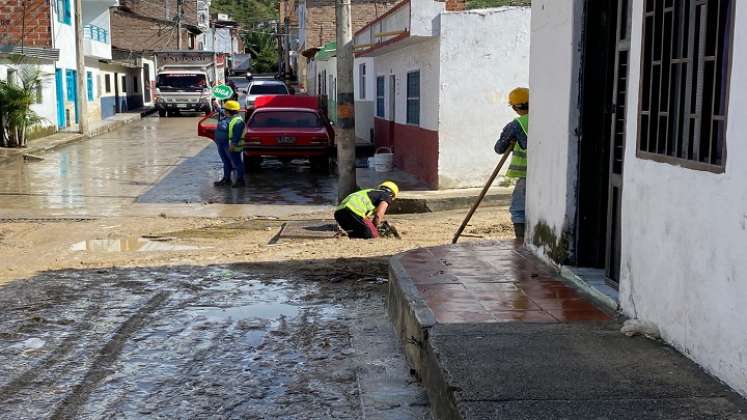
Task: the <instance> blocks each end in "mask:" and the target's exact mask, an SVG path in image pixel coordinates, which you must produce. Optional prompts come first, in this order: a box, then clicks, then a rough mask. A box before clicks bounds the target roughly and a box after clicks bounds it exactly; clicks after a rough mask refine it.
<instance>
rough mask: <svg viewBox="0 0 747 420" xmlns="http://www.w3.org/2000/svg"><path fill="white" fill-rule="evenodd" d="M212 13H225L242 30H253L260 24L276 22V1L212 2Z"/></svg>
mask: <svg viewBox="0 0 747 420" xmlns="http://www.w3.org/2000/svg"><path fill="white" fill-rule="evenodd" d="M210 11H211V12H212V13H226V14H228V15H229V16H231V17H232V18H233V19H234V20H235V21H236V22H238V23H239V24H240V25H241V26H242V27H243V28H255V27H257V26H261V23H263V22H267V21H271V20H277V18H278V1H277V0H213V2H212V5H211V6H210Z"/></svg>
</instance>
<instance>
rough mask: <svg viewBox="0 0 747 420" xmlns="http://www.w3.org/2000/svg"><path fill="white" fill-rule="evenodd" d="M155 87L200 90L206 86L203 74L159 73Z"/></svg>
mask: <svg viewBox="0 0 747 420" xmlns="http://www.w3.org/2000/svg"><path fill="white" fill-rule="evenodd" d="M156 87H158V88H159V89H161V90H201V89H205V88H206V87H207V80H206V79H205V75H204V74H184V73H182V74H159V75H158V81H157V82H156Z"/></svg>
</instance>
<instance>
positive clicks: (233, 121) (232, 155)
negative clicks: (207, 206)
mask: <svg viewBox="0 0 747 420" xmlns="http://www.w3.org/2000/svg"><path fill="white" fill-rule="evenodd" d="M239 111H241V105H239V103H238V102H236V101H226V102H225V103H224V104H223V111H222V112H221V115H220V117H219V120H218V126H217V127H216V128H215V144H216V145H217V146H218V155H219V156H220V160H221V161H222V162H223V178H221V179H220V181H217V182H214V183H213V185H215V186H216V187H223V186H226V185H230V186H231V187H233V188H239V187H243V186H245V185H246V183H245V181H244V162H243V160H242V156H243V154H244V120H243V119H242V118H241V115H239ZM231 171H236V180H235V181H234V182H233V184H232V183H231Z"/></svg>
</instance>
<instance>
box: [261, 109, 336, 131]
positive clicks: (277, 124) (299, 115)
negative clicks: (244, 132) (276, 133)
mask: <svg viewBox="0 0 747 420" xmlns="http://www.w3.org/2000/svg"><path fill="white" fill-rule="evenodd" d="M249 127H251V128H321V127H322V122H321V120H319V116H318V115H316V114H315V113H313V112H307V111H266V112H262V111H260V112H255V113H254V116H252V119H251V120H250V121H249Z"/></svg>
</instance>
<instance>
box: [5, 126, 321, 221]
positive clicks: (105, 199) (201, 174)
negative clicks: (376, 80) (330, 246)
mask: <svg viewBox="0 0 747 420" xmlns="http://www.w3.org/2000/svg"><path fill="white" fill-rule="evenodd" d="M198 120H199V117H197V116H183V117H174V118H158V117H157V116H151V117H148V118H144V119H142V120H140V121H137V122H134V123H132V124H129V125H127V126H125V127H123V128H121V129H118V130H115V131H113V132H111V133H108V134H104V135H102V136H99V137H96V138H93V139H90V140H86V141H82V142H79V143H75V144H71V145H67V146H65V147H62V148H60V149H58V150H54V151H51V152H48V153H45V154H43V155H41V157H42V158H43V160H39V161H37V160H34V161H28V160H26V161H24V160H23V159H22V158H20V157H19V158H18V159H16V160H14V161H11V162H6V163H4V164H2V165H0V209H3V210H4V211H5V212H6V213H13V212H15V213H20V212H30V213H32V214H34V215H128V214H136V215H139V214H141V213H142V212H140V213H138V209H141V208H147V209H151V213H154V214H155V215H158V214H159V213H160V210H162V209H171V208H173V207H174V206H173V205H175V204H179V205H181V207H184V205H188V204H197V205H201V206H207V205H211V204H216V205H224V204H228V205H230V204H251V205H260V206H262V205H265V206H275V209H277V208H281V209H282V207H284V206H287V207H289V208H291V207H292V208H293V211H296V212H297V211H299V210H303V207H308V209H309V210H310V211H314V210H316V211H318V210H320V209H321V208H326V207H328V206H330V205H331V204H332V203H333V202H334V199H335V195H336V193H335V191H336V182H335V178H334V177H332V176H329V175H319V174H313V173H311V171H310V169H309V168H308V166H307V165H305V164H304V163H303V162H299V163H298V164H294V165H289V166H282V165H279V163H278V162H273V161H270V162H268V163H267V165H266V166H267V168H266V169H264V170H262V171H260V172H258V173H256V174H251V175H250V176H249V178H248V181H249V185H248V187H247V188H244V189H240V190H237V189H230V188H214V187H213V185H212V183H213V181H215V180H216V179H218V178H220V176H221V173H222V169H221V168H222V165H221V163H220V159H219V158H218V155H217V152H216V150H215V145H214V143H212V142H211V141H210V140H209V139H204V138H200V137H197V136H196V124H197V121H198ZM186 210H187V211H186V213H189V209H186ZM274 211H277V210H268V211H267V212H269V213H272V212H274ZM216 214H218V215H220V211H216Z"/></svg>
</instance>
